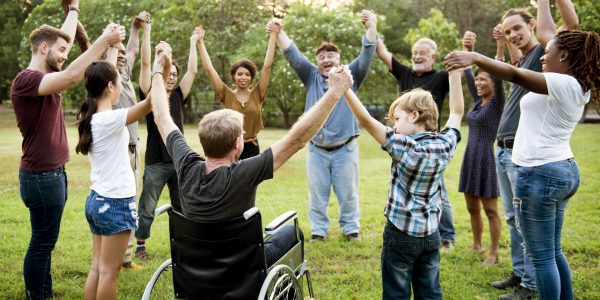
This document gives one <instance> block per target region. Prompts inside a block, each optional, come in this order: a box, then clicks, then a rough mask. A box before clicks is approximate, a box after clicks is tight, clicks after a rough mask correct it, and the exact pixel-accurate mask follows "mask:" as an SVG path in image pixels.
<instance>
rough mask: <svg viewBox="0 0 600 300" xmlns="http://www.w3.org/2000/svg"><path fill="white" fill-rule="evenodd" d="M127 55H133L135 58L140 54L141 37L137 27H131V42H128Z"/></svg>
mask: <svg viewBox="0 0 600 300" xmlns="http://www.w3.org/2000/svg"><path fill="white" fill-rule="evenodd" d="M126 52H127V54H129V53H131V54H133V56H134V57H135V56H137V55H138V53H139V52H140V37H139V34H138V30H137V27H135V26H134V25H131V30H130V35H129V40H128V41H127V47H126Z"/></svg>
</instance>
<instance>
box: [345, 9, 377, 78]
mask: <svg viewBox="0 0 600 300" xmlns="http://www.w3.org/2000/svg"><path fill="white" fill-rule="evenodd" d="M361 21H362V22H363V24H364V26H365V28H366V33H365V37H363V38H362V39H361V48H360V53H359V54H358V57H356V58H355V59H354V60H353V61H352V62H351V63H350V65H349V66H348V67H349V68H350V71H351V72H352V76H353V78H354V86H355V88H358V87H359V86H360V85H361V84H362V82H363V81H364V80H365V78H366V77H367V74H368V73H369V68H370V67H371V62H373V56H374V55H375V50H376V48H377V18H376V17H375V14H374V13H373V12H372V11H368V10H363V12H362V15H361Z"/></svg>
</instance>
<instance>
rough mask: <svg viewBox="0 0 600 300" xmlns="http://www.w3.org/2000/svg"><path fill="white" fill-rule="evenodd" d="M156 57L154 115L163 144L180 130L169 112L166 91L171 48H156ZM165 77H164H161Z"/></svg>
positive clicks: (153, 85) (151, 94)
mask: <svg viewBox="0 0 600 300" xmlns="http://www.w3.org/2000/svg"><path fill="white" fill-rule="evenodd" d="M155 56H156V57H155V58H154V68H153V71H152V75H151V77H152V90H150V97H151V98H152V113H153V114H154V123H156V127H157V128H158V132H159V133H160V136H161V137H162V140H163V143H165V144H166V143H167V137H168V136H169V134H170V133H171V132H173V131H175V130H179V128H178V127H177V125H175V122H173V118H172V117H171V113H170V111H169V99H168V98H167V92H166V89H165V77H164V75H165V74H169V72H170V70H171V47H168V45H167V44H166V43H164V42H161V43H160V44H158V45H157V46H156V55H155ZM160 75H163V76H160Z"/></svg>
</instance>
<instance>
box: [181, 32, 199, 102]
mask: <svg viewBox="0 0 600 300" xmlns="http://www.w3.org/2000/svg"><path fill="white" fill-rule="evenodd" d="M201 31H202V27H196V29H194V32H192V36H190V54H189V55H188V65H187V70H186V71H185V75H183V78H181V82H180V83H179V87H181V93H182V94H183V99H185V98H187V96H188V95H189V93H190V91H191V90H192V85H193V84H194V78H196V74H198V51H197V50H196V47H197V45H198V40H199V39H200V34H201ZM202 34H204V33H202Z"/></svg>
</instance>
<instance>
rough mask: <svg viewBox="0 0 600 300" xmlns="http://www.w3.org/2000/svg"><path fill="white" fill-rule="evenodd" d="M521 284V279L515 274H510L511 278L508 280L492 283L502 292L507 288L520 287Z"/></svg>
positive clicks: (507, 278)
mask: <svg viewBox="0 0 600 300" xmlns="http://www.w3.org/2000/svg"><path fill="white" fill-rule="evenodd" d="M520 284H521V278H520V277H519V276H517V275H515V273H510V276H508V277H506V278H503V279H500V280H496V281H492V286H493V287H495V288H497V289H500V290H502V289H505V288H507V287H518V286H519V285H520Z"/></svg>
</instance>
